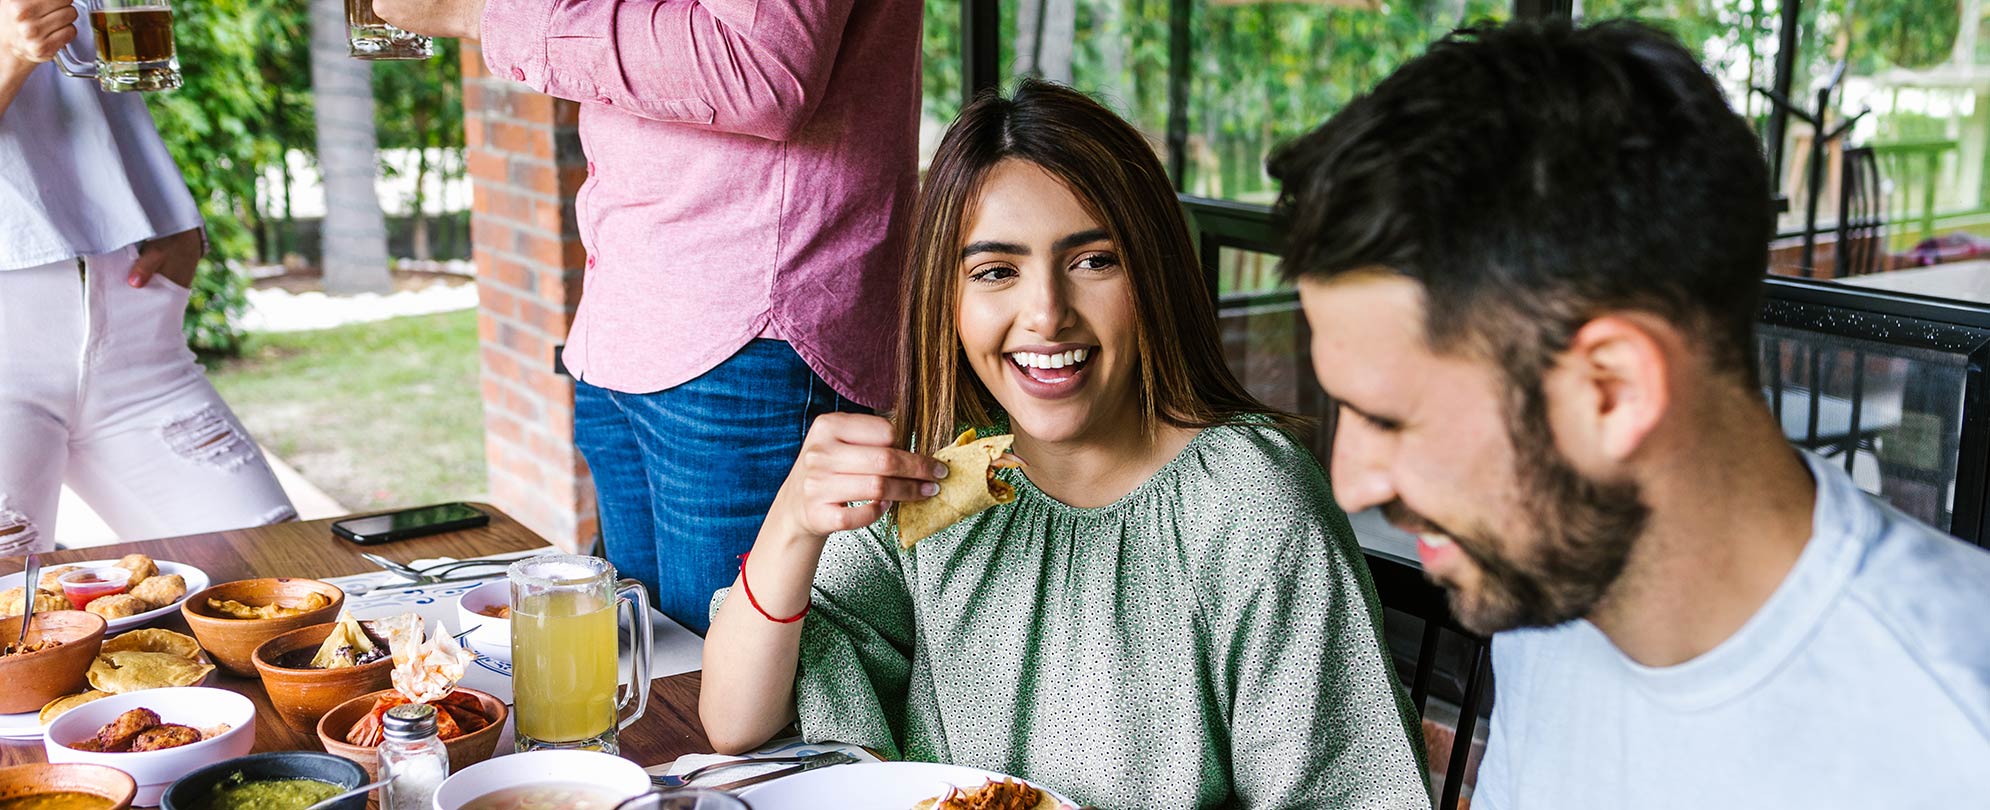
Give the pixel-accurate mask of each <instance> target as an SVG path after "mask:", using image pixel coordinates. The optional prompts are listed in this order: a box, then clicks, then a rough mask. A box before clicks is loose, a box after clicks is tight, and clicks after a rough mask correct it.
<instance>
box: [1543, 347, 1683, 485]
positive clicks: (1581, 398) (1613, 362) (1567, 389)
mask: <svg viewBox="0 0 1990 810" xmlns="http://www.w3.org/2000/svg"><path fill="white" fill-rule="evenodd" d="M1681 346H1683V343H1682V342H1681V341H1680V339H1679V335H1678V334H1677V333H1676V332H1675V331H1673V330H1672V328H1671V326H1670V325H1669V324H1667V323H1665V322H1664V321H1662V320H1659V319H1657V318H1650V317H1645V316H1643V315H1640V314H1637V313H1612V314H1608V315H1603V316H1600V317H1597V318H1595V319H1593V320H1591V321H1590V322H1588V323H1586V324H1583V325H1582V328H1580V329H1577V330H1576V333H1575V336H1574V337H1573V338H1572V339H1570V341H1569V346H1568V349H1567V350H1566V351H1564V352H1563V353H1562V357H1561V359H1560V362H1558V363H1557V364H1556V365H1555V367H1554V368H1553V369H1551V370H1550V371H1549V372H1548V375H1547V377H1546V379H1544V380H1543V386H1544V388H1545V389H1546V391H1545V393H1546V394H1547V396H1548V403H1549V415H1550V420H1551V422H1552V423H1553V424H1554V427H1555V435H1556V437H1557V440H1558V442H1559V443H1560V444H1561V445H1562V450H1563V452H1564V453H1566V454H1568V456H1569V458H1570V460H1571V461H1572V462H1574V463H1575V464H1576V465H1577V466H1578V467H1591V465H1601V466H1612V465H1615V464H1617V463H1621V462H1622V461H1624V460H1625V459H1627V458H1629V457H1631V456H1632V455H1634V454H1635V453H1637V451H1638V449H1639V448H1640V447H1642V446H1644V442H1645V440H1646V439H1647V438H1649V437H1650V436H1651V433H1652V430H1653V429H1654V428H1656V427H1657V426H1658V424H1659V422H1660V421H1662V420H1663V419H1664V418H1665V414H1666V412H1667V409H1668V408H1669V407H1670V405H1671V400H1672V374H1671V371H1672V356H1673V352H1672V351H1668V349H1678V348H1679V347H1681ZM1585 462H1586V463H1585ZM1592 468H1593V467H1592Z"/></svg>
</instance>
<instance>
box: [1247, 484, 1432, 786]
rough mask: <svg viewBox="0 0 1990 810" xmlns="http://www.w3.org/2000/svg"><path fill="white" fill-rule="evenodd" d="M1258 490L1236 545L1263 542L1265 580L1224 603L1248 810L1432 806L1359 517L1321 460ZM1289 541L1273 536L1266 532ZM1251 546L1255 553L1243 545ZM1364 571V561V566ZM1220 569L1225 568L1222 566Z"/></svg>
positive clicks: (1254, 567) (1260, 568)
mask: <svg viewBox="0 0 1990 810" xmlns="http://www.w3.org/2000/svg"><path fill="white" fill-rule="evenodd" d="M1289 461H1290V462H1291V463H1290V464H1288V465H1286V466H1285V469H1286V471H1287V472H1286V473H1285V475H1284V476H1282V477H1283V478H1284V479H1285V480H1281V481H1278V482H1276V484H1275V486H1273V487H1267V490H1270V491H1276V490H1280V489H1282V490H1284V493H1283V494H1282V495H1277V496H1268V497H1264V498H1257V499H1254V500H1257V501H1258V503H1256V504H1252V505H1250V508H1249V509H1248V510H1247V512H1248V514H1247V515H1246V516H1243V517H1240V518H1238V519H1237V521H1236V523H1234V524H1233V525H1232V527H1231V531H1229V532H1225V534H1226V535H1228V539H1227V541H1225V542H1226V545H1230V546H1232V547H1248V546H1251V545H1256V546H1257V547H1258V548H1259V549H1263V551H1261V552H1258V553H1260V554H1262V555H1263V556H1262V557H1259V558H1257V559H1256V560H1248V561H1247V560H1242V559H1238V560H1235V562H1236V565H1235V566H1234V567H1231V575H1233V576H1234V574H1235V572H1236V571H1240V570H1242V571H1255V572H1258V574H1259V575H1258V578H1257V581H1256V582H1255V584H1254V585H1253V586H1250V587H1248V588H1247V589H1246V590H1243V591H1241V592H1239V594H1238V596H1237V598H1236V599H1235V600H1234V602H1233V604H1231V605H1229V606H1227V607H1225V608H1224V609H1223V614H1224V615H1223V616H1222V618H1221V619H1219V623H1218V627H1219V628H1222V632H1223V635H1219V638H1228V639H1230V641H1229V643H1228V644H1227V645H1226V650H1225V653H1226V654H1225V655H1224V657H1223V659H1222V664H1221V665H1222V666H1223V667H1224V668H1225V669H1227V676H1228V677H1227V678H1225V682H1226V683H1227V684H1229V690H1230V703H1231V706H1232V713H1231V717H1230V734H1231V743H1230V748H1231V750H1230V756H1231V771H1232V780H1233V784H1234V785H1235V787H1234V790H1235V792H1236V797H1235V798H1236V799H1237V804H1238V806H1244V807H1253V808H1294V809H1295V810H1296V809H1297V808H1317V807H1340V808H1389V809H1390V810H1396V809H1397V808H1400V809H1401V810H1425V809H1426V808H1428V807H1430V801H1431V800H1430V794H1429V789H1428V788H1427V787H1426V784H1425V781H1424V778H1423V769H1422V767H1421V762H1420V758H1419V756H1418V751H1419V746H1420V742H1421V741H1420V739H1419V736H1418V735H1417V733H1416V732H1415V731H1414V729H1415V726H1414V725H1413V716H1414V713H1413V712H1412V711H1411V710H1410V708H1409V706H1408V703H1407V700H1406V699H1404V698H1403V696H1402V692H1401V687H1400V686H1399V685H1398V684H1397V682H1396V678H1395V675H1394V669H1393V667H1392V666H1391V663H1390V660H1389V658H1388V655H1387V653H1386V650H1385V648H1384V647H1383V645H1382V641H1381V619H1380V616H1381V608H1380V605H1379V603H1378V601H1377V599H1376V597H1375V596H1374V587H1373V585H1371V584H1369V581H1368V578H1367V568H1366V567H1365V566H1361V563H1360V556H1359V555H1360V551H1359V547H1358V546H1357V545H1356V544H1355V542H1354V539H1353V537H1354V532H1353V530H1352V529H1351V528H1349V526H1348V524H1347V519H1346V517H1345V516H1343V515H1342V514H1341V512H1340V511H1339V510H1338V509H1336V508H1335V507H1334V506H1333V505H1332V503H1331V495H1330V494H1329V493H1328V491H1327V488H1326V482H1325V478H1324V476H1323V475H1321V473H1320V472H1319V469H1318V465H1317V464H1316V463H1314V462H1313V461H1312V459H1311V458H1305V457H1301V458H1296V459H1289ZM1274 537H1277V538H1285V539H1284V540H1282V541H1280V542H1278V543H1276V544H1273V543H1266V542H1265V541H1264V538H1274ZM1232 553H1249V552H1232ZM1357 566H1361V567H1357ZM1217 576H1221V574H1217Z"/></svg>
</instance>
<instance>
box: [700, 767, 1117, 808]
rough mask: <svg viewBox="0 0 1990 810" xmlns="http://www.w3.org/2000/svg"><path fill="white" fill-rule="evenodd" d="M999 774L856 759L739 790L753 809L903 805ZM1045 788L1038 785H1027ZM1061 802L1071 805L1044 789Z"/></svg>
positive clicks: (976, 784) (978, 770)
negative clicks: (853, 761)
mask: <svg viewBox="0 0 1990 810" xmlns="http://www.w3.org/2000/svg"><path fill="white" fill-rule="evenodd" d="M1003 778H1004V777H1003V776H1002V774H999V773H995V772H994V771H984V770H981V769H980V768H967V767H962V766H959V765H941V764H937V763H932V762H861V763H858V764H855V765H837V766H835V767H833V768H823V769H821V770H816V771H809V772H807V773H798V774H795V775H794V776H788V777H783V778H780V779H776V780H774V781H772V782H768V783H766V784H764V785H755V786H753V787H750V788H747V789H745V790H742V791H740V792H739V796H740V798H742V799H746V800H747V801H749V802H751V803H752V804H753V810H818V808H823V807H834V808H837V809H838V810H908V808H910V807H912V805H915V804H918V803H920V802H922V801H925V800H927V799H931V798H933V797H935V796H943V795H946V793H947V791H948V790H951V789H953V788H956V787H958V788H962V789H967V788H976V787H980V786H981V785H982V784H983V783H985V782H987V781H988V780H990V779H994V780H996V781H1001V780H1002V779H1003ZM1032 786H1033V787H1035V788H1036V789H1038V790H1048V789H1047V788H1045V787H1043V786H1042V785H1032ZM1048 792H1049V793H1050V795H1051V798H1054V799H1056V800H1057V801H1058V802H1059V803H1060V805H1061V806H1062V807H1065V808H1076V807H1077V806H1078V805H1076V804H1074V803H1072V801H1071V800H1070V799H1066V798H1064V797H1063V796H1061V795H1059V794H1058V793H1057V791H1054V790H1049V791H1048Z"/></svg>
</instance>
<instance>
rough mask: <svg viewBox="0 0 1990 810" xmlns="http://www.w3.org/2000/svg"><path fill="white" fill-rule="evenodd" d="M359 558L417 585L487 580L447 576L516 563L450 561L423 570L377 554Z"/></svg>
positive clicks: (361, 554)
mask: <svg viewBox="0 0 1990 810" xmlns="http://www.w3.org/2000/svg"><path fill="white" fill-rule="evenodd" d="M359 556H361V557H364V558H366V559H367V560H368V561H370V562H372V563H373V564H374V565H377V566H380V567H381V568H382V569H385V570H386V571H387V573H390V574H393V575H394V576H397V577H400V578H402V579H406V580H409V581H412V582H414V583H415V584H417V585H433V584H435V583H438V582H464V581H468V580H473V579H489V578H490V575H488V574H486V575H484V576H468V577H451V576H448V575H449V574H453V573H455V572H457V571H461V570H463V569H466V568H482V567H485V566H500V567H508V566H510V565H511V564H512V563H514V562H517V560H451V561H449V562H442V563H436V564H434V565H430V566H427V567H424V568H416V567H414V566H412V565H408V564H406V563H398V562H395V561H393V560H390V559H387V558H386V557H382V556H380V555H378V554H372V553H368V552H360V555H359Z"/></svg>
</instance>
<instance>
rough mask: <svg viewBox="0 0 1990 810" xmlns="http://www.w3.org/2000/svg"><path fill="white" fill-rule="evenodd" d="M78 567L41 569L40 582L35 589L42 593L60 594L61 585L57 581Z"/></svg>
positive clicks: (65, 566)
mask: <svg viewBox="0 0 1990 810" xmlns="http://www.w3.org/2000/svg"><path fill="white" fill-rule="evenodd" d="M80 567H81V566H76V565H58V566H56V567H54V568H43V569H42V570H41V581H40V582H39V583H38V584H36V585H35V588H36V589H37V590H40V591H42V592H43V593H54V594H59V593H62V583H61V582H58V581H57V580H59V579H62V575H63V574H67V573H69V572H71V571H74V570H76V569H77V568H80Z"/></svg>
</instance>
